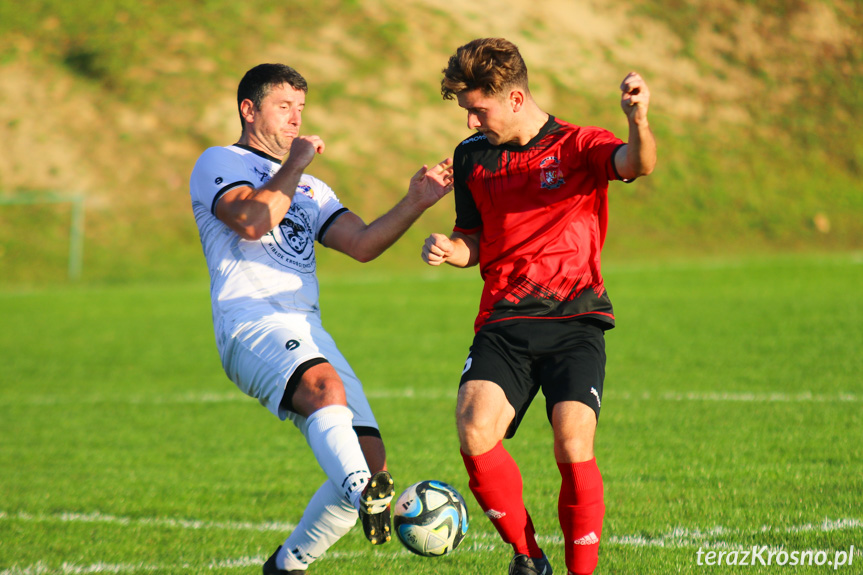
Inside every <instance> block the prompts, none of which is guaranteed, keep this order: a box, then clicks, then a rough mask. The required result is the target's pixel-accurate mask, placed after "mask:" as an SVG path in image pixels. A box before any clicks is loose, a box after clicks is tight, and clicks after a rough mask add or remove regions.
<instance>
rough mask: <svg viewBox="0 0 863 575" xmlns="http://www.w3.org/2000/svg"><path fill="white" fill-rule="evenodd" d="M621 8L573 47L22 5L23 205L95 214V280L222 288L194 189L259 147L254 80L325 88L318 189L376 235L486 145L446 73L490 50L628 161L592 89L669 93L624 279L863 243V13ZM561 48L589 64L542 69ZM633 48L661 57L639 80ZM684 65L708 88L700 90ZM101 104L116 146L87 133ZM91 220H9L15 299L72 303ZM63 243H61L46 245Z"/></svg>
mask: <svg viewBox="0 0 863 575" xmlns="http://www.w3.org/2000/svg"><path fill="white" fill-rule="evenodd" d="M612 8H613V9H616V10H618V11H625V15H626V16H627V19H626V20H623V21H621V22H619V27H620V28H621V29H623V31H622V32H618V31H617V30H614V32H615V33H614V34H612V33H611V32H609V33H608V34H606V35H607V39H605V40H596V41H591V40H585V39H580V38H577V37H570V36H568V35H566V34H564V33H563V32H562V31H561V29H560V28H561V27H560V26H559V24H561V23H562V22H561V21H560V19H561V18H563V17H564V15H556V14H550V13H546V12H544V11H541V10H537V11H536V12H535V13H533V14H531V15H530V17H528V18H522V19H521V20H519V21H517V22H515V21H514V22H512V23H511V24H508V25H503V24H501V18H500V15H499V14H492V13H489V14H488V25H487V26H485V25H484V23H483V22H482V20H483V19H484V18H485V16H484V15H481V14H480V15H478V13H477V12H476V11H469V8H468V7H461V8H455V7H453V8H452V9H451V11H444V10H443V8H441V7H440V6H436V5H433V4H432V3H426V2H423V1H422V0H412V1H410V2H399V3H396V2H387V1H382V2H380V3H377V4H375V5H369V4H364V3H361V2H358V1H356V0H354V1H343V2H339V1H333V0H325V1H322V2H317V3H314V4H312V3H304V2H286V3H281V4H273V3H267V2H262V1H260V0H249V1H247V2H243V3H235V2H227V1H224V0H196V1H191V2H184V3H166V2H156V1H136V2H133V1H131V0H117V1H113V2H107V1H100V0H92V1H89V2H81V3H76V2H62V1H59V0H42V1H33V2H27V3H12V2H8V1H3V2H0V76H3V75H5V76H6V77H7V80H6V85H5V87H4V84H3V83H2V82H0V105H2V106H3V107H4V108H5V109H6V111H5V112H4V113H3V115H2V116H0V118H2V121H0V137H2V139H3V141H4V142H6V143H7V144H8V145H9V150H10V151H12V150H19V149H22V148H23V149H26V148H29V147H33V149H34V150H38V152H34V153H33V154H31V155H32V156H33V158H32V159H30V158H29V157H27V156H26V154H22V153H19V154H18V155H15V154H11V155H10V156H11V158H12V159H7V164H3V166H5V167H3V168H2V169H0V194H15V193H25V192H26V191H27V190H30V189H34V188H45V187H47V186H48V185H49V184H50V187H51V188H52V189H60V188H63V189H69V190H74V191H76V192H83V193H86V194H87V195H88V213H87V244H86V247H85V256H84V257H85V261H84V279H85V281H95V282H128V281H138V280H142V279H147V280H151V281H152V280H159V279H181V278H199V277H204V276H205V274H206V269H205V266H204V264H203V259H202V257H201V252H200V246H199V244H198V238H197V231H196V229H195V226H194V222H193V219H192V216H191V211H190V209H189V206H188V191H187V178H188V174H189V172H190V171H191V168H192V166H193V164H194V161H195V158H196V157H197V155H198V154H199V153H200V152H201V151H202V150H203V149H204V148H206V147H207V146H212V145H224V144H228V143H231V141H233V140H231V138H235V137H236V135H237V134H236V132H234V131H232V130H235V129H236V127H237V120H236V113H235V112H234V111H233V109H232V107H231V106H232V104H231V100H232V98H233V94H234V90H235V89H236V83H237V81H238V80H239V78H240V76H241V75H242V74H243V72H244V71H245V70H247V69H248V68H249V67H251V66H252V65H254V64H256V63H258V62H260V61H264V60H273V59H279V60H281V61H286V62H287V63H289V64H292V65H295V66H296V67H297V68H298V69H300V70H301V72H303V73H304V75H306V77H307V78H308V79H309V81H310V88H311V89H310V92H309V106H308V108H307V114H306V117H305V126H304V130H306V131H307V132H315V133H320V134H322V135H323V137H324V138H325V140H326V141H327V143H328V152H327V154H326V155H325V156H322V157H321V158H320V159H318V160H316V162H315V163H314V165H313V166H312V169H311V170H310V171H311V172H312V173H314V174H315V175H317V176H319V177H321V178H322V179H324V180H325V181H327V182H328V183H329V184H330V185H331V186H332V187H333V188H334V189H335V190H336V191H337V193H338V194H339V196H340V198H341V199H342V200H343V201H344V202H345V203H346V205H348V206H349V207H351V208H352V209H354V210H355V211H357V213H359V214H360V215H361V216H362V217H364V218H365V219H366V220H367V221H368V220H370V219H373V218H374V217H376V216H377V215H379V214H380V213H382V212H383V211H384V210H385V209H387V208H388V207H389V206H390V205H392V203H394V202H395V201H396V200H397V199H398V197H399V196H400V194H401V193H402V191H403V189H404V188H405V186H406V183H407V179H408V178H409V176H410V175H411V174H412V173H413V172H414V171H415V170H416V168H417V167H418V165H419V164H421V163H427V162H432V161H436V160H437V159H440V158H441V157H443V156H445V155H448V154H450V153H451V150H452V148H453V147H454V145H455V144H456V143H457V142H458V141H459V139H461V138H463V137H464V136H466V135H467V132H466V128H465V127H464V119H463V117H462V114H461V111H460V110H458V108H457V107H456V106H455V104H453V103H452V102H443V101H441V99H440V96H439V84H438V82H439V71H440V69H441V68H442V67H443V65H444V64H445V62H446V58H447V57H448V56H449V54H450V53H451V52H452V51H453V50H454V49H455V47H457V46H458V45H460V44H462V43H464V42H466V41H468V40H470V39H471V38H473V37H476V36H478V35H480V34H478V33H477V30H480V29H482V30H483V31H484V34H483V35H507V36H508V37H510V38H511V39H512V40H514V41H515V42H516V43H517V44H519V45H520V46H526V47H527V48H528V50H524V49H523V51H524V52H525V54H526V59H527V60H528V66H529V68H530V70H531V78H532V80H533V81H534V82H535V87H536V90H535V91H536V93H537V96H538V99H541V101H542V102H543V103H544V106H545V107H546V109H547V111H549V112H550V113H552V114H554V115H556V116H559V117H561V118H563V119H566V120H569V121H572V122H574V123H579V124H590V125H600V126H604V127H607V128H609V129H611V130H613V131H614V132H615V133H617V134H618V135H619V136H621V137H623V138H624V139H625V138H626V133H625V129H626V125H625V121H624V120H623V117H622V114H621V113H620V110H619V107H618V104H617V98H618V96H617V92H616V85H615V84H614V83H613V82H612V83H608V84H607V85H599V84H594V83H586V82H579V81H577V80H578V79H577V78H574V77H573V76H574V74H575V73H577V72H578V71H579V70H580V69H586V70H588V71H590V70H614V71H615V76H617V71H618V70H620V77H622V76H623V74H625V72H626V71H627V70H628V69H631V68H633V67H634V66H636V64H637V63H638V62H641V63H643V62H649V63H647V64H638V65H639V71H642V72H643V74H644V75H645V76H646V77H647V79H648V81H649V82H650V84H651V87H652V92H653V101H652V107H651V125H652V128H653V130H654V132H655V134H656V136H657V138H658V141H659V154H660V156H659V165H658V167H657V170H656V171H655V173H654V174H653V175H651V176H650V177H649V178H644V179H642V180H641V181H638V182H636V183H634V184H632V185H623V184H612V187H611V224H610V226H611V227H610V230H609V235H608V242H607V245H606V260H609V259H611V260H618V261H620V260H627V259H643V258H645V257H652V258H657V257H658V258H674V257H692V256H704V255H707V256H715V255H733V254H741V253H751V252H784V251H836V250H840V251H849V250H857V249H859V248H860V246H861V245H863V194H861V193H860V191H861V186H860V184H859V178H860V175H861V172H863V143H861V139H860V138H859V135H858V134H859V133H860V128H861V125H860V121H859V117H860V113H861V108H863V99H861V98H860V97H859V94H860V93H861V91H863V39H861V37H860V35H859V33H857V32H855V31H859V30H860V29H863V9H861V5H860V3H859V2H854V1H848V0H845V1H840V0H833V1H823V2H803V1H802V0H770V1H769V2H753V1H751V0H711V1H708V2H696V1H694V0H673V1H671V2H660V1H659V0H630V1H627V2H620V3H617V4H616V5H615V6H614V7H612ZM612 8H607V10H611V9H612ZM595 10H600V8H595ZM513 14H517V12H515V11H513ZM603 14H604V13H603ZM516 17H517V16H514V18H516ZM810 20H811V21H812V23H811V26H810V27H809V28H807V26H808V25H809V21H810ZM614 21H615V22H618V21H617V20H614ZM801 22H802V23H803V24H801ZM831 26H832V27H833V28H831ZM810 28H811V29H810ZM657 29H658V30H660V32H661V33H660V34H658V35H657V34H656V33H655V30H657ZM651 31H654V33H651ZM660 43H662V45H660ZM559 45H563V46H565V48H566V51H567V52H568V53H571V54H572V55H573V58H572V60H573V62H561V61H559V60H555V59H553V58H549V59H547V60H537V59H534V58H531V56H532V55H533V54H534V53H536V50H537V47H539V48H549V49H550V48H552V47H555V46H559ZM633 50H639V51H644V50H649V52H650V56H649V57H645V56H643V55H642V54H637V56H639V58H635V59H636V60H637V62H633V59H634V58H633ZM654 51H655V54H654ZM295 62H296V63H295ZM683 67H689V68H691V69H692V70H693V72H692V73H691V74H689V75H688V76H687V75H684V74H677V73H676V72H678V71H679V69H681V68H683ZM10 71H13V72H14V74H12V73H10ZM16 82H18V83H21V82H26V83H27V84H26V85H16V84H15V83H16ZM58 86H59V87H58ZM52 90H53V91H52ZM54 91H60V92H61V93H60V94H59V95H58V94H55V93H54ZM58 96H59V97H58ZM681 102H686V103H687V105H688V106H689V109H684V106H683V105H682V104H681ZM64 103H65V104H66V106H67V107H63V104H64ZM76 103H77V104H76ZM83 103H86V107H88V108H89V107H92V108H93V110H95V112H94V113H96V114H98V119H97V124H96V125H93V121H92V120H87V119H85V118H87V115H86V114H85V113H84V111H83V110H82V113H81V114H78V113H77V112H76V110H75V108H74V106H76V105H77V106H78V107H80V108H84V107H85V106H84V105H83ZM55 104H56V105H55ZM70 107H72V108H71V109H70ZM34 116H38V118H37V119H36V120H35V121H34V120H33V117H34ZM78 116H80V118H79V117H78ZM124 118H125V120H124ZM130 118H131V119H130ZM34 122H35V127H34ZM43 129H44V133H40V132H39V131H40V130H43ZM61 137H62V138H66V140H61ZM55 140H56V141H57V143H56V145H54V143H53V142H54V141H55ZM68 141H71V142H74V144H72V145H70V144H68V143H65V142H68ZM4 155H5V154H4ZM67 157H71V158H73V159H71V160H66V164H64V163H63V159H64V158H67ZM30 162H32V163H30ZM34 174H36V175H38V177H36V176H34ZM67 220H68V218H67V216H66V214H65V213H64V212H63V211H62V209H60V208H56V209H55V208H53V207H38V206H37V207H27V208H25V207H15V208H9V207H0V286H14V285H21V284H22V283H33V284H41V283H45V282H63V281H66V280H65V270H66V268H65V264H64V263H63V262H62V259H63V254H65V253H66V252H67V250H68V246H67V245H64V244H63V242H64V235H63V229H64V227H68V222H67ZM452 220H453V214H452V204H451V201H448V200H445V201H444V202H442V203H441V204H440V205H439V206H435V207H434V208H433V209H432V210H430V211H429V213H428V214H427V215H426V216H424V217H423V218H422V219H421V220H420V222H419V223H418V224H417V225H416V227H415V229H414V230H411V231H410V232H409V233H408V234H407V236H406V237H405V239H404V240H402V242H400V243H399V244H398V245H397V246H396V247H394V248H393V249H392V250H391V251H390V252H388V253H387V254H385V255H384V256H382V258H381V259H380V261H378V262H375V263H373V264H371V268H370V269H371V270H372V272H374V271H375V270H387V269H392V268H395V267H403V266H404V265H406V264H408V263H409V262H410V264H411V265H416V261H417V256H416V254H417V253H418V245H419V242H421V241H422V238H423V237H425V235H427V234H428V233H429V232H431V231H441V232H447V231H448V230H449V229H450V227H451V225H452ZM46 222H55V223H56V225H55V226H54V227H55V229H53V230H50V231H43V228H44V227H45V226H46V225H48V224H47V223H46ZM322 251H325V250H322ZM343 260H344V258H342V257H341V256H336V257H333V256H331V255H330V254H322V261H323V264H324V265H325V266H331V267H332V268H333V269H345V270H349V271H353V270H354V269H355V268H354V267H353V266H352V264H349V263H345V262H344V261H343ZM329 262H333V263H332V264H330V263H329Z"/></svg>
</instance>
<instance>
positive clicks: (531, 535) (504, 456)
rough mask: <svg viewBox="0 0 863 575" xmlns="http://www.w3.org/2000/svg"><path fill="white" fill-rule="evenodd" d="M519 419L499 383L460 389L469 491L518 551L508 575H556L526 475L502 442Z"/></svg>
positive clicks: (460, 421) (459, 421)
mask: <svg viewBox="0 0 863 575" xmlns="http://www.w3.org/2000/svg"><path fill="white" fill-rule="evenodd" d="M514 417H515V409H513V407H512V405H510V403H509V401H508V400H507V398H506V394H504V392H503V390H502V389H501V388H500V387H499V386H498V385H497V384H495V383H493V382H490V381H468V382H465V384H464V385H462V386H461V388H460V389H459V395H458V407H457V411H456V420H457V424H458V434H459V441H460V443H461V450H462V458H463V459H464V464H465V468H466V469H467V472H468V476H470V484H469V486H470V489H471V492H473V494H474V497H475V498H476V500H477V502H478V503H479V504H480V507H482V509H483V511H484V512H485V514H486V516H487V517H488V518H489V519H490V520H491V522H492V524H493V525H494V526H495V529H497V531H498V533H500V536H501V538H502V539H503V540H504V541H505V542H506V543H509V544H510V545H512V546H513V549H514V551H515V557H513V560H512V563H511V564H510V566H509V573H510V575H551V573H552V571H551V565H550V564H549V562H548V559H547V558H546V557H545V554H544V553H543V552H542V550H541V549H540V548H539V546H538V545H537V543H536V536H535V535H536V534H535V531H534V528H533V523H532V522H531V520H530V515H529V514H528V513H527V509H525V507H524V500H523V497H522V495H523V494H522V477H521V472H520V471H519V469H518V465H517V464H516V463H515V461H514V460H513V459H512V457H511V456H510V454H509V453H508V452H507V451H506V449H504V447H503V443H502V441H503V438H504V437H505V436H506V432H507V429H509V426H510V423H512V420H513V418H514Z"/></svg>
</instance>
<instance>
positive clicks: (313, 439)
mask: <svg viewBox="0 0 863 575" xmlns="http://www.w3.org/2000/svg"><path fill="white" fill-rule="evenodd" d="M307 91H308V86H307V84H306V81H305V79H304V78H303V77H302V76H301V75H300V74H299V73H298V72H297V71H296V70H294V69H293V68H291V67H289V66H285V65H282V64H261V65H259V66H256V67H254V68H252V69H251V70H249V71H248V72H247V73H246V75H245V76H244V77H243V79H242V81H241V82H240V84H239V88H238V90H237V105H238V108H239V113H240V120H241V123H242V134H241V136H240V139H239V140H238V141H237V143H236V144H234V145H231V146H225V147H213V148H210V149H208V150H206V151H205V152H204V153H203V154H202V155H201V157H200V158H199V159H198V161H197V163H196V164H195V168H194V170H193V171H192V175H191V180H190V190H191V197H192V207H193V210H194V214H195V220H196V222H197V224H198V230H199V232H200V236H201V244H202V247H203V250H204V255H205V256H206V259H207V265H208V267H209V270H210V278H211V289H210V292H211V297H212V304H213V324H214V328H215V333H216V345H217V348H218V351H219V355H220V357H221V360H222V365H223V367H224V369H225V373H226V374H227V375H228V377H229V378H230V379H231V380H232V381H234V382H235V383H236V384H237V386H238V387H239V388H240V389H241V390H242V391H243V392H245V393H246V394H248V395H250V396H252V397H254V398H256V399H257V400H258V401H259V402H260V403H261V404H262V405H263V406H265V407H266V408H267V409H268V410H269V411H270V412H272V413H273V414H274V415H275V416H277V417H279V418H280V419H282V420H285V419H290V420H291V421H292V422H293V423H294V424H295V425H296V426H297V427H298V428H299V429H300V431H301V432H302V433H303V435H304V436H305V438H306V440H307V442H308V444H309V446H310V447H311V449H312V452H313V453H314V455H315V458H316V459H317V461H318V463H319V464H320V466H321V468H322V469H323V471H324V473H325V474H326V477H327V480H326V481H325V482H324V483H323V485H321V486H320V488H319V489H318V490H317V492H316V493H315V495H314V496H313V497H312V499H311V501H309V503H308V505H307V507H306V509H305V511H304V512H303V516H302V519H301V520H300V523H299V525H298V526H297V528H296V529H295V530H294V531H293V532H292V533H291V534H290V536H289V537H288V538H287V540H286V541H285V542H284V544H282V545H281V546H280V547H279V548H278V549H277V550H276V552H275V553H273V555H272V556H271V557H270V558H269V559H268V560H267V561H266V562H265V563H264V566H263V572H264V574H265V575H269V574H282V575H283V574H298V573H305V570H306V569H307V568H308V566H309V564H310V563H311V562H312V561H314V560H315V559H317V558H318V557H320V556H321V555H322V554H323V553H324V552H325V551H326V550H327V549H328V548H329V547H330V546H331V545H333V544H334V543H335V542H336V541H338V539H339V538H340V537H342V536H343V535H344V534H345V533H347V532H348V530H349V529H350V528H351V527H352V526H353V525H354V523H355V522H356V519H357V516H358V514H359V517H361V519H362V524H363V530H364V532H365V535H366V537H367V538H368V539H369V541H371V542H372V544H381V543H385V542H386V541H388V540H389V539H390V510H389V504H390V501H391V499H392V496H393V493H394V487H393V480H392V477H391V476H390V475H389V473H388V472H387V471H386V452H385V449H384V443H383V440H382V439H381V435H380V432H379V431H378V425H377V422H376V420H375V417H374V415H373V414H372V410H371V408H370V406H369V403H368V401H367V399H366V397H365V395H364V393H363V389H362V385H361V384H360V382H359V380H358V379H357V377H356V375H354V373H353V371H352V370H351V367H350V366H349V365H348V363H347V361H346V360H345V358H344V357H343V356H342V354H341V353H340V352H339V350H338V348H337V347H336V344H335V342H334V341H333V340H332V338H331V337H330V336H329V334H328V333H327V332H326V331H325V330H324V328H323V326H322V324H321V317H320V309H319V307H318V280H317V277H316V274H315V245H314V243H315V241H317V242H319V243H321V244H322V245H324V246H326V247H329V248H332V249H335V250H338V251H340V252H342V253H344V254H347V255H348V256H350V257H352V258H354V259H356V260H358V261H361V262H367V261H369V260H371V259H374V258H375V257H377V256H378V255H380V254H381V253H382V252H383V251H384V250H386V249H387V248H388V247H389V246H391V245H392V244H393V243H394V242H395V241H396V240H397V239H398V238H399V237H400V236H401V235H402V234H403V233H404V232H405V231H406V230H407V229H408V228H409V227H410V226H411V224H412V223H413V222H414V221H416V219H417V218H418V217H419V216H420V215H421V214H422V213H423V212H424V211H425V210H426V209H427V208H429V207H430V206H432V205H433V204H435V203H436V202H437V201H438V200H440V199H441V198H442V197H443V196H444V195H446V194H447V193H448V192H449V191H450V190H451V189H452V162H451V160H449V159H447V160H444V161H442V162H440V163H438V164H436V165H435V166H433V167H432V168H430V169H429V168H428V167H427V166H423V167H422V168H420V170H419V171H417V173H416V174H414V176H413V177H412V178H411V180H410V184H409V186H408V191H407V193H406V195H405V196H404V197H403V198H402V200H401V201H399V202H398V203H397V204H396V205H395V206H393V207H392V208H391V209H390V210H389V211H387V212H386V213H385V214H383V215H382V216H380V217H379V218H377V219H376V220H374V221H372V222H371V223H370V224H366V223H365V222H364V221H363V220H362V219H361V218H360V217H359V216H357V215H356V214H354V213H353V212H351V211H349V210H348V209H347V208H345V207H344V206H342V204H341V203H340V202H339V199H338V198H337V197H336V195H335V193H333V190H331V189H330V188H329V187H328V186H327V185H326V184H325V183H323V182H322V181H320V180H318V179H316V178H314V177H312V176H309V175H307V174H304V173H303V171H304V170H305V169H306V168H307V167H308V166H309V164H310V163H311V162H312V160H313V159H314V157H315V155H316V154H321V153H323V152H324V147H325V146H324V142H323V140H322V139H321V138H320V137H318V136H301V135H300V133H299V131H300V125H301V121H302V114H303V109H304V107H305V100H306V93H307ZM285 156H287V159H286V160H284V162H283V160H282V159H283V158H284V157H285ZM285 457H290V454H285ZM273 464H274V465H278V464H279V462H278V461H274V462H273ZM292 480H299V481H305V478H303V477H302V476H301V477H299V478H292Z"/></svg>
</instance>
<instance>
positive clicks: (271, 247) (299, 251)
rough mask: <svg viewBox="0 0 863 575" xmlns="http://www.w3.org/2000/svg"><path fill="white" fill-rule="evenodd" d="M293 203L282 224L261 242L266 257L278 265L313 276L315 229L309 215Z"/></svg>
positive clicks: (296, 203)
mask: <svg viewBox="0 0 863 575" xmlns="http://www.w3.org/2000/svg"><path fill="white" fill-rule="evenodd" d="M298 204H299V202H296V201H295V202H292V203H291V209H289V210H288V213H287V214H285V217H284V218H283V219H282V221H281V223H279V225H278V226H276V227H275V228H273V229H272V230H271V231H270V233H268V234H267V235H265V236H264V237H262V238H261V243H262V244H263V246H264V249H265V250H266V251H267V254H268V255H269V256H270V257H271V258H273V259H274V260H275V261H276V262H277V263H278V264H280V265H283V266H285V267H286V268H288V269H291V270H294V271H297V272H301V273H314V272H315V229H314V227H313V226H312V222H311V219H310V218H309V215H308V214H307V213H306V211H305V210H303V209H302V208H301V207H299V205H298Z"/></svg>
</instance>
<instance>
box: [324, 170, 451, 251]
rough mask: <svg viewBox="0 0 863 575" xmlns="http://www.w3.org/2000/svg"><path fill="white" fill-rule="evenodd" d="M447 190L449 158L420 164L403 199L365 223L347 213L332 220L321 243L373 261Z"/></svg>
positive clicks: (449, 182)
mask: <svg viewBox="0 0 863 575" xmlns="http://www.w3.org/2000/svg"><path fill="white" fill-rule="evenodd" d="M451 190H452V160H451V159H449V158H447V159H446V160H443V161H441V162H438V163H437V164H435V165H434V166H432V167H431V168H429V167H428V166H423V167H421V168H420V169H419V170H418V171H417V172H416V173H415V174H414V175H413V177H412V178H411V180H410V184H409V186H408V191H407V194H405V196H404V198H402V199H401V201H399V202H398V203H397V204H396V205H395V206H393V207H392V208H391V209H390V210H389V211H388V212H387V213H385V214H384V215H382V216H380V217H379V218H377V219H376V220H374V221H373V222H371V223H370V224H366V223H365V222H364V221H363V220H362V218H360V217H359V216H358V215H356V214H354V213H352V212H349V213H347V214H345V215H343V216H342V217H340V218H339V219H337V220H336V221H335V222H333V224H332V226H330V230H329V231H328V232H327V235H326V236H325V237H324V244H325V245H326V246H327V247H330V248H333V249H336V250H338V251H340V252H342V253H344V254H347V255H349V256H351V257H352V258H354V259H355V260H357V261H360V262H368V261H370V260H373V259H375V258H376V257H378V256H379V255H381V254H382V253H383V252H384V251H385V250H386V249H387V248H389V247H390V246H391V245H393V244H394V243H395V242H396V240H398V239H399V238H400V237H401V236H402V234H404V233H405V231H407V229H408V228H409V227H411V225H412V224H413V223H414V222H415V221H416V220H417V218H419V217H420V216H421V215H422V214H423V212H425V211H426V210H427V209H428V208H430V207H431V206H433V205H434V204H435V203H437V202H438V200H440V199H441V198H442V197H444V196H445V195H446V194H448V193H449V192H450V191H451Z"/></svg>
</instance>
